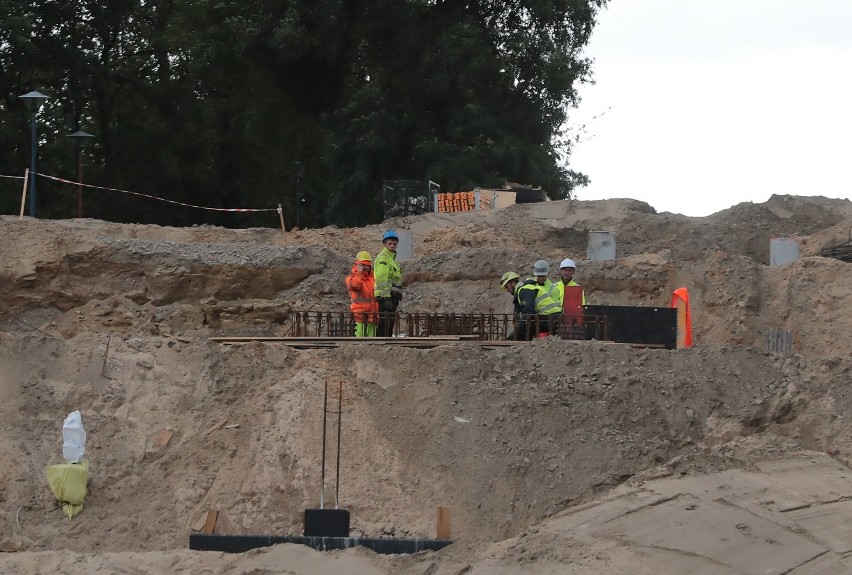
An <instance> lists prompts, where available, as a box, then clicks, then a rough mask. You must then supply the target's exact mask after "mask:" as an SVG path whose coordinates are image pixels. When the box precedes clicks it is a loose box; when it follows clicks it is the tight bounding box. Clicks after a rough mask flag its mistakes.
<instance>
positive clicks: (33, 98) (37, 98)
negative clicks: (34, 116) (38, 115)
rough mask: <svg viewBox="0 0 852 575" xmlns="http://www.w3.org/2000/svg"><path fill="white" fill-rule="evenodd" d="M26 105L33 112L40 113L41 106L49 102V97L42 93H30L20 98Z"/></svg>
mask: <svg viewBox="0 0 852 575" xmlns="http://www.w3.org/2000/svg"><path fill="white" fill-rule="evenodd" d="M18 98H20V99H21V100H23V101H24V103H25V104H26V105H27V108H29V109H30V110H32V111H33V112H38V111H39V109H40V108H41V105H42V104H43V103H44V101H45V100H47V98H48V96H45V95H44V94H42V93H41V92H36V91H32V92H28V93H26V94H24V95H23V96H18Z"/></svg>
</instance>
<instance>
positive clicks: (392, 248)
mask: <svg viewBox="0 0 852 575" xmlns="http://www.w3.org/2000/svg"><path fill="white" fill-rule="evenodd" d="M382 245H383V246H384V247H383V248H382V251H380V252H379V254H378V255H377V256H376V259H375V266H374V267H375V270H374V273H375V276H376V290H375V294H376V301H377V302H378V304H379V323H378V327H377V328H376V335H377V336H379V337H393V324H394V322H395V320H396V310H397V308H398V307H399V302H400V300H402V270H401V269H400V267H399V264H398V263H397V261H396V247H397V246H398V245H399V236H398V235H396V232H395V231H394V230H388V231H386V232H385V233H384V235H382Z"/></svg>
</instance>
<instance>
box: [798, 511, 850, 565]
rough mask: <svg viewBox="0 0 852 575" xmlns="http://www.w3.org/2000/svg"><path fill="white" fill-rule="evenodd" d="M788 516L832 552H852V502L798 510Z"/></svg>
mask: <svg viewBox="0 0 852 575" xmlns="http://www.w3.org/2000/svg"><path fill="white" fill-rule="evenodd" d="M786 515H787V516H789V517H790V519H792V520H793V521H795V522H796V523H798V524H799V526H800V527H802V528H803V529H806V530H807V531H808V533H810V534H811V536H812V537H813V538H814V539H816V540H817V541H819V542H820V543H822V544H823V545H825V546H827V547H828V548H829V549H831V550H832V551H835V552H836V553H849V552H850V551H852V501H841V502H838V503H828V504H826V505H817V506H814V507H808V508H807V509H797V510H795V511H790V512H788V513H787V514H786Z"/></svg>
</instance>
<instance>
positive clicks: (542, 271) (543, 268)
mask: <svg viewBox="0 0 852 575" xmlns="http://www.w3.org/2000/svg"><path fill="white" fill-rule="evenodd" d="M548 273H550V266H549V265H548V264H547V262H546V261H544V260H538V261H537V262H535V264H533V275H534V276H546V275H547V274H548Z"/></svg>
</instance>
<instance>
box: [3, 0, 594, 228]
mask: <svg viewBox="0 0 852 575" xmlns="http://www.w3.org/2000/svg"><path fill="white" fill-rule="evenodd" d="M604 4H605V0H549V1H538V2H533V3H529V2H520V1H519V0H508V1H505V0H480V1H478V2H476V1H474V2H459V1H458V0H446V1H425V0H409V1H404V2H399V1H398V0H375V1H367V0H348V1H344V0H289V1H282V2H271V1H269V0H241V1H236V0H147V1H144V2H143V1H141V0H116V1H114V2H110V3H109V4H108V5H107V6H104V5H103V3H101V2H95V1H93V0H67V1H63V2H60V1H58V0H0V12H2V13H3V14H6V15H7V16H6V17H4V19H2V20H0V86H2V88H3V90H2V93H3V94H4V99H3V101H2V109H0V134H2V141H3V142H4V143H5V145H4V146H3V147H2V149H0V174H12V175H19V174H22V172H23V168H24V167H26V166H28V164H29V145H30V142H29V130H28V120H29V113H28V112H27V110H26V108H25V107H24V106H23V104H22V102H21V101H20V100H18V98H17V96H18V95H20V94H23V93H25V92H28V91H30V90H39V91H41V92H44V93H45V94H48V95H49V96H51V99H50V100H49V101H48V105H47V106H46V107H45V108H44V109H43V111H42V112H41V113H40V115H39V120H38V123H39V133H40V134H41V135H42V136H41V138H40V147H39V171H41V172H42V173H48V174H53V175H58V176H60V177H64V178H67V179H72V180H73V179H75V177H76V173H75V169H76V165H75V156H74V143H73V142H72V141H70V140H69V139H68V138H65V137H64V136H65V135H66V134H68V133H70V132H72V131H75V130H77V129H83V130H86V131H88V132H90V133H92V134H95V135H96V139H95V140H94V142H92V143H91V144H87V145H86V146H84V148H83V164H84V166H85V177H84V180H85V181H86V182H87V183H93V184H99V185H103V186H108V187H110V188H120V189H127V190H132V191H134V192H140V193H146V194H151V195H155V196H159V197H164V198H168V199H172V200H175V201H180V202H184V203H190V204H199V205H205V206H211V207H262V208H266V207H274V206H276V205H277V204H278V203H279V202H280V203H283V204H284V206H285V214H286V215H287V219H288V225H290V226H292V225H294V223H295V222H294V215H295V204H294V202H295V193H294V190H295V180H294V174H293V163H294V162H295V161H301V162H302V163H303V164H304V166H305V172H304V179H303V190H304V194H305V201H304V203H303V204H302V225H303V226H304V225H322V224H325V223H327V222H332V223H336V224H339V225H353V224H364V223H367V222H375V221H377V220H379V219H380V218H381V206H380V196H379V191H380V189H381V182H382V180H385V179H397V178H399V179H430V180H433V181H436V182H438V183H439V184H440V185H441V186H442V188H443V189H444V190H446V191H454V190H461V189H469V188H471V187H473V186H477V185H478V186H499V185H501V184H503V183H504V182H505V181H507V180H510V181H516V182H522V183H525V184H532V185H541V186H543V187H544V188H545V189H547V190H548V191H549V192H550V194H551V196H552V197H554V198H561V197H566V196H567V195H569V194H570V192H571V190H572V189H573V187H575V186H577V185H583V184H584V182H585V181H586V178H585V176H583V175H582V174H578V173H575V172H573V171H571V170H570V169H569V168H568V167H567V160H568V157H569V155H570V141H569V140H568V139H567V138H564V137H563V136H562V134H561V129H562V126H564V124H565V121H566V118H567V114H568V111H569V109H570V107H571V106H572V105H573V104H574V102H575V100H576V91H575V90H576V87H577V85H578V84H579V83H580V82H583V81H585V80H586V79H587V78H588V75H589V62H588V61H587V60H586V59H584V58H583V57H582V52H581V51H582V49H583V46H585V45H586V43H587V42H588V39H589V35H590V33H591V30H592V27H593V25H594V20H595V16H596V14H597V11H598V10H599V9H601V8H602V6H603V5H604ZM38 183H39V189H40V192H39V216H40V217H71V216H73V215H74V211H73V206H74V201H73V195H74V188H73V186H68V185H62V184H56V183H54V182H50V181H46V180H39V182H38ZM0 186H3V187H0V209H2V211H3V213H14V212H16V211H17V203H18V201H19V197H18V196H17V193H10V191H9V190H10V189H14V187H13V186H10V185H9V184H7V183H5V182H0ZM86 215H87V216H90V217H100V218H104V219H109V220H113V221H140V222H150V223H160V224H179V225H180V224H183V225H185V224H191V223H213V224H220V225H229V226H237V227H244V226H253V225H259V226H275V225H277V218H276V217H275V216H274V215H269V214H265V215H255V216H251V215H234V214H226V215H225V214H219V213H214V212H209V211H200V210H193V209H190V208H180V207H175V206H171V205H169V204H162V203H158V202H153V201H151V200H145V199H140V198H139V197H136V196H132V195H124V194H119V193H115V192H108V191H91V192H87V193H86Z"/></svg>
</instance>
